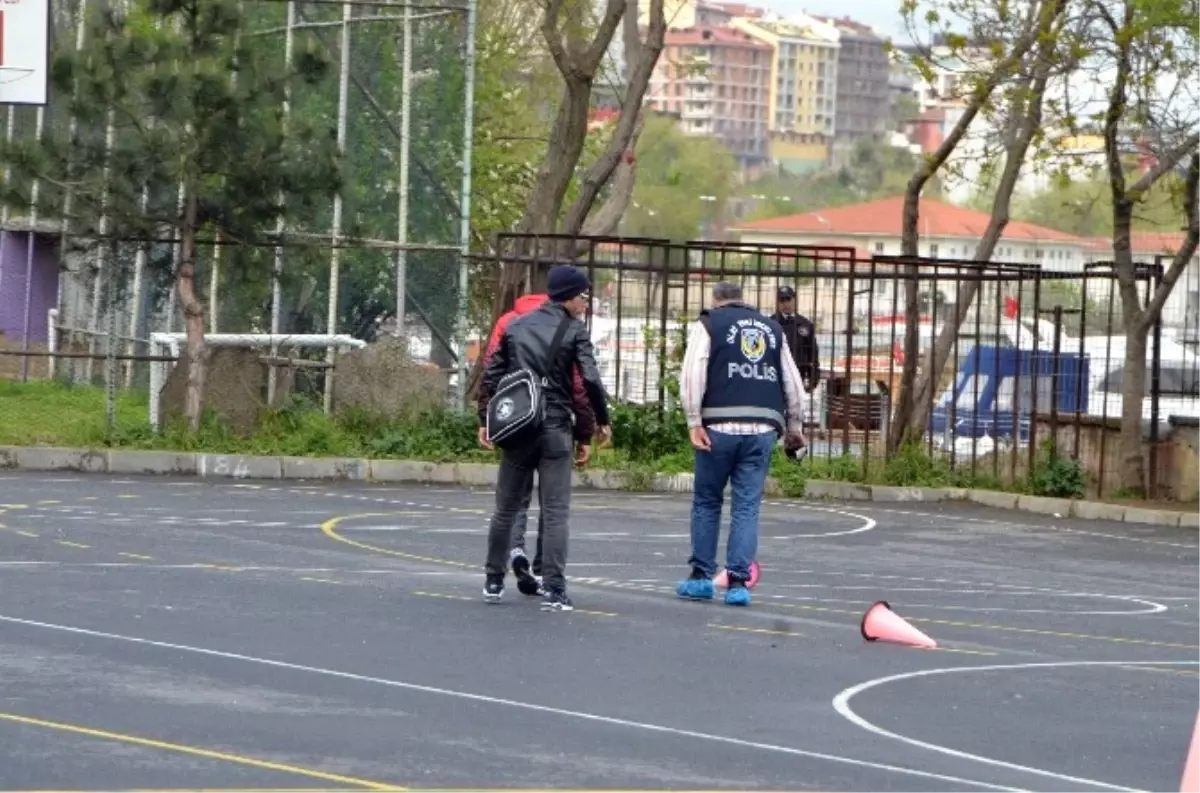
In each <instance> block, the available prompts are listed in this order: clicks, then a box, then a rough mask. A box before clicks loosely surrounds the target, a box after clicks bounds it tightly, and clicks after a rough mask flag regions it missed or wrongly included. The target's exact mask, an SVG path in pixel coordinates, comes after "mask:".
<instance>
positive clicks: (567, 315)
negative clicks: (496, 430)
mask: <svg viewBox="0 0 1200 793" xmlns="http://www.w3.org/2000/svg"><path fill="white" fill-rule="evenodd" d="M590 288H591V284H590V283H589V282H588V279H587V276H585V275H584V274H583V273H582V272H581V271H579V270H577V269H576V268H574V267H568V266H560V267H555V268H554V269H553V270H551V271H550V274H549V278H548V281H547V288H546V292H547V294H548V295H549V297H550V299H549V301H547V302H546V303H544V304H543V305H542V306H541V307H539V308H538V309H537V310H535V311H532V312H530V313H529V314H525V315H523V316H520V317H517V318H515V319H513V320H512V321H511V322H510V323H509V324H508V327H507V328H505V330H504V335H503V336H502V337H501V339H500V343H499V345H498V346H497V348H496V351H495V352H494V353H493V354H492V358H491V360H490V361H489V362H488V366H487V369H486V370H485V371H484V374H483V382H482V384H481V388H482V389H483V390H484V392H485V393H487V394H492V393H494V392H495V390H496V386H497V384H498V383H499V382H500V379H501V378H502V377H504V375H506V374H508V373H509V372H512V371H515V370H517V369H522V368H525V369H528V370H530V371H531V372H534V373H535V374H537V375H539V376H543V377H545V378H546V380H547V384H546V386H545V387H544V388H543V389H542V394H543V398H544V399H545V418H544V420H543V422H542V426H541V430H540V432H539V434H538V436H537V437H536V438H535V439H534V440H533V441H532V442H530V444H529V445H528V446H526V447H524V448H514V449H505V450H503V451H502V454H501V459H500V474H499V480H498V481H497V483H496V509H495V512H493V513H492V520H491V524H490V526H489V528H488V552H487V564H486V566H485V571H486V579H485V583H484V589H483V596H484V599H485V600H486V601H487V602H489V603H497V602H499V601H500V598H501V596H502V595H503V594H504V576H505V573H506V572H507V566H508V562H509V550H510V548H511V547H512V545H511V542H512V530H513V524H514V522H515V519H516V516H517V512H518V511H519V510H520V508H521V502H522V500H523V496H524V494H525V493H527V492H529V491H530V489H531V487H532V484H533V473H534V471H537V474H538V490H539V494H540V496H541V508H542V519H543V520H542V586H543V588H544V589H545V595H544V596H543V598H542V610H543V611H570V610H571V609H572V604H571V599H570V598H569V597H568V596H567V581H566V576H565V574H564V573H565V570H566V564H567V535H568V527H567V521H568V518H569V515H570V507H571V470H572V467H573V463H575V462H578V463H579V464H581V465H582V464H584V463H586V462H587V460H588V456H589V454H590V449H589V447H588V446H587V445H586V444H580V445H579V446H578V447H577V448H576V449H575V454H574V455H572V453H571V452H572V446H573V445H574V443H573V437H572V435H573V428H572V422H573V417H574V411H573V406H574V399H573V382H572V374H573V372H574V370H575V369H576V367H578V370H579V373H580V375H581V376H582V378H583V385H584V389H585V390H586V391H587V395H588V400H589V401H590V402H591V404H592V409H593V410H594V411H595V414H596V424H597V425H599V433H598V434H599V435H600V437H601V442H604V441H605V440H606V439H607V438H608V436H609V434H610V432H611V431H610V429H609V418H608V404H607V401H606V399H607V395H606V394H605V392H604V384H603V383H602V382H601V380H600V370H599V369H598V368H597V366H596V359H595V355H594V353H593V350H592V342H591V339H590V338H589V334H588V329H587V326H586V325H584V324H583V323H582V322H580V321H579V319H578V317H580V316H581V315H583V314H584V313H585V312H586V311H587V306H588V290H589V289H590ZM564 319H568V321H569V323H570V324H569V325H568V326H567V329H566V332H565V334H564V335H563V338H562V343H561V344H560V345H559V348H558V355H557V356H556V357H555V360H554V361H547V360H546V359H547V358H548V357H549V354H550V348H551V345H552V344H553V341H554V336H555V333H556V331H557V330H558V328H559V326H560V325H561V324H562V322H563V320H564ZM480 405H481V406H482V407H481V409H480V411H479V421H480V423H481V424H482V425H483V426H481V427H480V428H479V442H480V443H481V444H482V445H484V446H485V447H487V448H491V447H492V443H491V441H490V439H489V438H488V437H487V406H486V400H482V399H481V400H480Z"/></svg>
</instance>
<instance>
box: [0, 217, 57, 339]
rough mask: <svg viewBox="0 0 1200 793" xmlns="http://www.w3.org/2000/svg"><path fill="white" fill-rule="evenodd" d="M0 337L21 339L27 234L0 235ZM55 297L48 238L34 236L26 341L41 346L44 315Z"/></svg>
mask: <svg viewBox="0 0 1200 793" xmlns="http://www.w3.org/2000/svg"><path fill="white" fill-rule="evenodd" d="M0 237H2V242H0V334H3V335H4V337H5V338H6V339H7V340H8V341H10V342H12V341H17V342H20V341H24V339H25V276H26V264H27V261H26V257H27V255H28V250H29V235H28V234H26V233H24V232H8V233H4V234H0ZM57 294H58V263H57V261H56V257H55V255H54V245H53V243H52V242H51V241H50V238H47V237H45V236H36V235H35V236H34V246H33V289H32V291H31V292H30V295H29V303H30V314H29V341H30V342H31V343H33V344H45V343H46V341H47V338H48V335H47V328H46V312H48V311H49V310H50V309H51V308H54V301H55V298H56V296H57Z"/></svg>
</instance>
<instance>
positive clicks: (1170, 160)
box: [1126, 132, 1200, 202]
mask: <svg viewBox="0 0 1200 793" xmlns="http://www.w3.org/2000/svg"><path fill="white" fill-rule="evenodd" d="M1197 147H1200V132H1193V133H1192V134H1191V135H1189V136H1188V138H1187V140H1185V141H1184V142H1183V143H1181V144H1179V145H1178V146H1176V147H1175V148H1174V149H1171V150H1170V151H1169V152H1167V153H1166V154H1165V155H1163V156H1162V157H1160V158H1159V160H1158V164H1157V165H1155V166H1154V167H1153V168H1151V169H1150V170H1149V171H1147V172H1146V173H1145V174H1144V175H1143V176H1142V178H1141V179H1138V180H1137V181H1136V182H1134V183H1133V186H1132V187H1130V188H1129V189H1128V190H1127V191H1126V194H1127V195H1128V196H1129V200H1130V201H1134V202H1136V201H1138V200H1139V199H1140V198H1141V197H1142V194H1143V193H1145V192H1146V191H1147V190H1149V189H1150V188H1151V187H1153V186H1154V183H1155V182H1157V181H1158V180H1159V179H1161V178H1163V177H1164V176H1166V175H1167V174H1168V173H1170V172H1171V171H1173V170H1175V166H1177V165H1179V163H1181V162H1182V161H1183V158H1184V157H1186V156H1187V155H1188V152H1193V151H1195V150H1196V148H1197Z"/></svg>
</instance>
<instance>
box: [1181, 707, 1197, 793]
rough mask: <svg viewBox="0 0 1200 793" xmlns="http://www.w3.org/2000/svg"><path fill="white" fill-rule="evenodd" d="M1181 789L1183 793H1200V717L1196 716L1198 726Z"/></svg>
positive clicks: (1189, 749)
mask: <svg viewBox="0 0 1200 793" xmlns="http://www.w3.org/2000/svg"><path fill="white" fill-rule="evenodd" d="M1179 789H1180V791H1182V793H1200V715H1197V716H1196V726H1195V727H1194V728H1193V729H1192V743H1191V745H1190V746H1189V747H1188V753H1187V762H1186V763H1185V764H1184V766H1183V782H1182V783H1180V785H1179Z"/></svg>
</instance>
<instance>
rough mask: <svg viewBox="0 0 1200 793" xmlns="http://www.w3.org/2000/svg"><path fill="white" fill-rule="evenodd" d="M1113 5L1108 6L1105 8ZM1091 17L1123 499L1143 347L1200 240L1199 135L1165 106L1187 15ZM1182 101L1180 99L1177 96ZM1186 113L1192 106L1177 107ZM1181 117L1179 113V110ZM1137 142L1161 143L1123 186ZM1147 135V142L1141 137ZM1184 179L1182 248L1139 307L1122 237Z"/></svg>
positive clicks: (1134, 468) (1128, 484) (1169, 7)
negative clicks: (1134, 138) (1104, 75)
mask: <svg viewBox="0 0 1200 793" xmlns="http://www.w3.org/2000/svg"><path fill="white" fill-rule="evenodd" d="M1114 6H1115V7H1114ZM1090 10H1091V11H1092V12H1093V14H1094V18H1095V19H1096V20H1097V22H1098V24H1097V34H1096V35H1097V41H1098V42H1103V43H1102V44H1101V45H1099V46H1098V47H1097V52H1098V54H1099V55H1100V56H1101V57H1104V56H1107V57H1110V58H1111V61H1109V62H1110V63H1111V64H1112V67H1113V70H1114V74H1113V77H1112V87H1111V88H1110V89H1109V91H1108V99H1107V106H1106V107H1105V110H1104V113H1103V123H1104V151H1105V160H1106V165H1107V170H1108V182H1109V187H1110V189H1111V191H1112V204H1113V266H1114V270H1115V274H1116V278H1117V288H1118V290H1119V294H1120V296H1121V309H1122V319H1123V321H1124V324H1125V337H1126V345H1125V361H1124V373H1123V377H1122V395H1121V397H1122V399H1121V403H1122V408H1121V436H1120V455H1121V466H1120V481H1121V486H1122V487H1123V488H1125V489H1127V490H1129V491H1131V492H1134V493H1139V494H1144V493H1145V488H1146V466H1145V458H1144V455H1143V451H1142V424H1143V422H1142V409H1143V403H1144V396H1145V394H1146V347H1147V337H1148V335H1149V331H1150V330H1151V328H1152V327H1153V326H1154V325H1155V323H1157V322H1158V321H1159V318H1160V316H1161V314H1162V309H1163V306H1164V305H1165V303H1166V301H1167V298H1168V297H1169V296H1170V294H1171V290H1172V289H1173V288H1174V286H1175V283H1176V282H1177V281H1178V280H1179V276H1180V274H1182V272H1183V269H1184V267H1186V266H1187V264H1188V262H1189V261H1191V258H1192V256H1194V255H1195V253H1196V248H1197V241H1198V239H1200V221H1198V219H1197V192H1198V190H1197V181H1198V179H1200V153H1198V152H1197V148H1198V147H1200V135H1198V134H1197V133H1196V132H1194V130H1195V124H1196V119H1195V117H1194V115H1185V116H1183V117H1179V116H1178V115H1177V113H1178V111H1179V108H1178V107H1175V106H1172V105H1173V104H1174V103H1175V102H1177V101H1178V100H1179V99H1180V98H1181V97H1180V96H1179V90H1180V87H1181V86H1185V85H1189V84H1190V83H1191V82H1192V79H1194V77H1195V56H1196V6H1195V4H1194V3H1192V2H1186V0H1185V1H1182V2H1180V1H1178V0H1177V1H1176V2H1168V3H1166V4H1164V5H1155V4H1150V3H1146V2H1144V0H1121V2H1117V3H1104V2H1095V3H1092V4H1091V6H1090ZM1170 76H1177V77H1178V80H1179V83H1180V85H1178V86H1176V88H1175V90H1174V91H1168V92H1165V93H1166V94H1167V95H1164V92H1163V91H1162V90H1161V85H1162V82H1163V80H1164V77H1168V78H1169V77H1170ZM1185 98H1186V97H1185ZM1181 104H1183V105H1184V106H1185V107H1188V108H1189V110H1190V111H1191V113H1194V103H1193V102H1189V101H1185V102H1182V103H1181ZM1184 112H1185V113H1187V112H1188V111H1184ZM1131 132H1132V133H1133V134H1136V135H1138V137H1140V138H1141V139H1142V140H1143V141H1146V140H1147V139H1148V138H1150V137H1154V138H1157V139H1159V140H1162V141H1164V145H1162V146H1160V147H1159V148H1160V151H1159V152H1157V158H1156V159H1157V162H1156V164H1155V165H1154V166H1153V167H1152V168H1150V169H1148V170H1147V171H1146V172H1145V173H1143V174H1142V175H1141V176H1140V177H1138V178H1137V179H1136V180H1135V181H1133V183H1132V184H1130V180H1129V176H1130V175H1129V174H1128V173H1127V171H1128V170H1129V169H1128V165H1127V163H1126V157H1125V151H1124V142H1125V139H1126V138H1127V137H1128V134H1129V133H1131ZM1151 132H1153V136H1151V135H1150V134H1149V133H1151ZM1189 158H1190V164H1189V166H1188V168H1187V175H1186V177H1185V179H1184V191H1183V196H1182V202H1181V203H1182V214H1183V219H1184V221H1185V222H1184V224H1183V228H1184V238H1183V243H1182V245H1180V247H1179V249H1178V250H1177V251H1176V252H1175V255H1174V256H1173V257H1172V258H1171V260H1170V263H1169V264H1168V265H1167V267H1166V269H1165V271H1164V272H1163V274H1162V277H1161V279H1160V280H1159V281H1158V284H1157V286H1155V287H1153V289H1152V292H1151V294H1150V295H1149V296H1148V299H1147V301H1146V303H1145V304H1144V305H1143V303H1142V297H1141V295H1140V293H1139V290H1138V278H1137V266H1136V264H1135V263H1134V261H1133V250H1132V245H1131V231H1132V227H1133V218H1134V212H1135V210H1136V208H1137V206H1138V204H1139V203H1140V202H1141V201H1142V200H1144V199H1145V197H1146V195H1147V193H1148V191H1149V190H1150V189H1151V188H1152V187H1153V186H1154V185H1155V184H1156V183H1157V182H1159V181H1160V180H1161V179H1163V178H1164V177H1165V176H1167V175H1168V174H1170V173H1172V172H1174V171H1176V170H1177V169H1178V167H1179V166H1180V164H1181V163H1183V162H1185V161H1188V160H1189Z"/></svg>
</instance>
